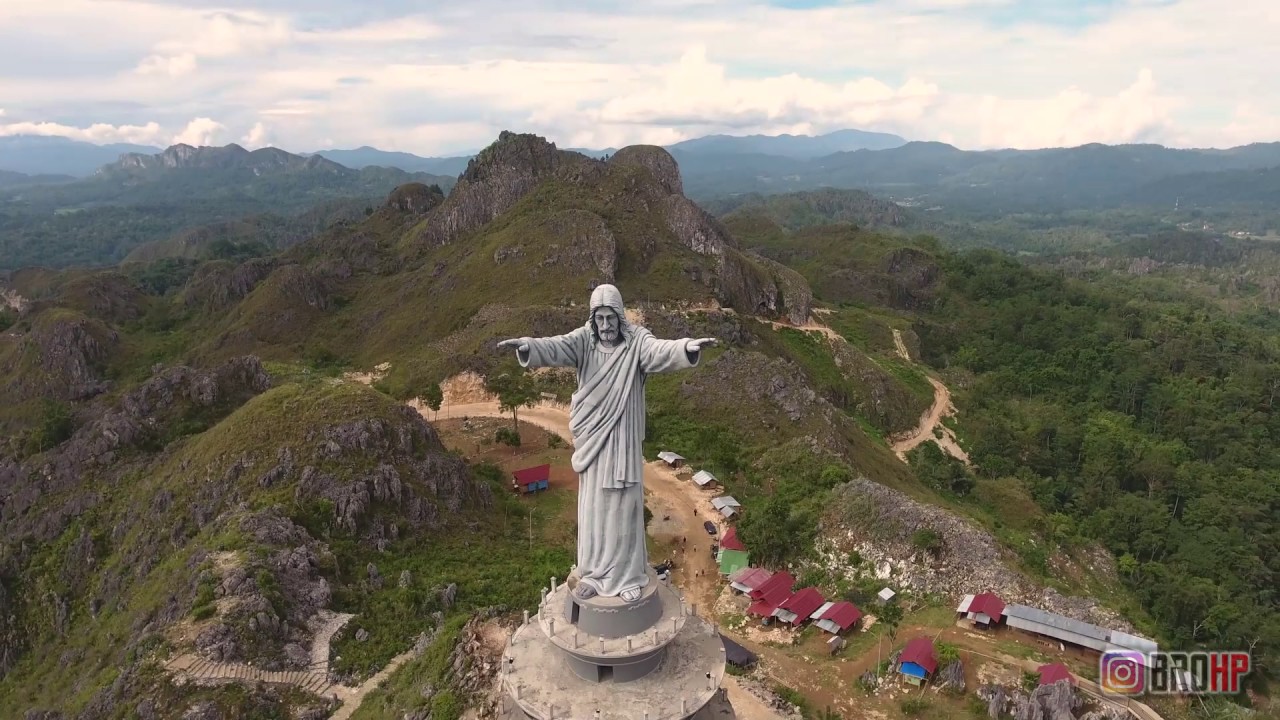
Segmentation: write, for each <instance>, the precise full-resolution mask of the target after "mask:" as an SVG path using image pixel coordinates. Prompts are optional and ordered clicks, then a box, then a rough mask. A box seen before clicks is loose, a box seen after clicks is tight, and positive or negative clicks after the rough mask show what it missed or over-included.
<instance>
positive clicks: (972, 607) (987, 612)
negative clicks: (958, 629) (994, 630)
mask: <svg viewBox="0 0 1280 720" xmlns="http://www.w3.org/2000/svg"><path fill="white" fill-rule="evenodd" d="M956 614H957V615H959V616H961V617H965V618H968V619H969V622H971V623H973V625H974V627H978V628H982V629H987V628H990V627H991V626H993V625H999V624H1000V621H1001V620H1003V619H1004V601H1003V600H1001V599H1000V598H999V596H997V595H996V594H995V593H989V592H985V593H982V594H981V595H965V596H964V599H962V600H961V601H960V605H959V606H958V607H957V608H956Z"/></svg>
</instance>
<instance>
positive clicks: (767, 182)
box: [680, 142, 1280, 214]
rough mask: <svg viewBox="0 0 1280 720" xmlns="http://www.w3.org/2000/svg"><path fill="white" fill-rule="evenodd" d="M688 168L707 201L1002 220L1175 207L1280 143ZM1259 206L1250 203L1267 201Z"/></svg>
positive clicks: (922, 147) (1253, 166)
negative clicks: (871, 199) (837, 199)
mask: <svg viewBox="0 0 1280 720" xmlns="http://www.w3.org/2000/svg"><path fill="white" fill-rule="evenodd" d="M680 164H681V170H682V171H683V173H684V178H685V188H686V191H687V192H688V193H689V195H690V196H691V197H694V198H698V199H700V200H706V199H710V198H716V197H722V196H726V195H733V194H738V193H764V194H773V193H785V192H797V191H803V190H813V189H818V188H823V187H834V188H861V189H866V190H870V191H872V192H875V193H879V194H882V195H891V196H893V197H895V198H897V199H900V200H905V201H910V202H913V203H920V204H927V205H944V206H949V207H953V208H956V207H964V208H968V209H971V210H974V211H981V212H984V213H996V214H999V213H1009V212H1030V211H1037V210H1062V209H1070V208H1103V207H1116V206H1121V205H1125V204H1129V203H1140V204H1150V203H1155V204H1163V203H1165V202H1167V203H1168V204H1169V205H1170V206H1172V205H1173V203H1174V200H1175V199H1176V197H1177V193H1176V192H1174V191H1172V190H1170V191H1169V192H1160V190H1159V188H1160V187H1162V186H1161V183H1166V182H1167V181H1168V180H1169V179H1170V178H1175V177H1179V176H1183V175H1192V174H1197V173H1219V172H1229V171H1242V170H1262V169H1267V168H1272V167H1277V166H1280V143H1271V144H1254V145H1248V146H1242V147H1238V148H1230V149H1227V150H1178V149H1171V148H1166V147H1162V146H1160V145H1099V144H1091V145H1082V146H1080V147H1074V148H1052V149H1044V150H992V151H966V150H960V149H958V148H955V147H953V146H951V145H947V144H945V143H935V142H912V143H907V144H906V145H903V146H901V147H897V148H890V149H887V150H858V151H855V152H846V153H836V154H833V155H828V156H825V157H820V158H814V159H811V160H797V159H794V158H783V157H776V156H768V155H736V156H735V155H705V156H704V155H699V154H696V153H684V154H681V155H680ZM1206 180H1207V179H1206ZM1228 186H1229V183H1228ZM1250 198H1251V199H1247V200H1246V201H1254V202H1256V201H1257V198H1254V197H1253V196H1252V195H1250ZM1215 199H1217V200H1220V201H1229V200H1230V198H1229V197H1220V196H1215Z"/></svg>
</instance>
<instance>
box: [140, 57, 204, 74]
mask: <svg viewBox="0 0 1280 720" xmlns="http://www.w3.org/2000/svg"><path fill="white" fill-rule="evenodd" d="M195 69H196V56H195V53H182V54H181V55H168V56H166V55H148V56H146V57H145V58H143V59H142V62H140V63H138V67H137V68H136V69H135V72H137V73H138V74H139V75H168V76H169V77H172V78H176V77H182V76H183V75H189V74H191V73H193V72H195Z"/></svg>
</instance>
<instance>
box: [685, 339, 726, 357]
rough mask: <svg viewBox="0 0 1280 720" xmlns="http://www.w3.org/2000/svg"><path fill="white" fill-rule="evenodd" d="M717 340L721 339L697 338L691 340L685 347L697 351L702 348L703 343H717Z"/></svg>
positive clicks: (693, 351)
mask: <svg viewBox="0 0 1280 720" xmlns="http://www.w3.org/2000/svg"><path fill="white" fill-rule="evenodd" d="M717 342H719V341H718V340H716V339H715V338H698V339H697V340H690V341H689V344H687V345H685V346H684V349H685V350H687V351H689V352H691V353H696V352H699V351H701V350H702V346H703V345H715V344H716V343H717Z"/></svg>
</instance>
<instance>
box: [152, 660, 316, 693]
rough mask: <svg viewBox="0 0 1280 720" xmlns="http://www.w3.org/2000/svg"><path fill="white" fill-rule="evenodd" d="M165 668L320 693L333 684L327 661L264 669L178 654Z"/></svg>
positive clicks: (205, 679)
mask: <svg viewBox="0 0 1280 720" xmlns="http://www.w3.org/2000/svg"><path fill="white" fill-rule="evenodd" d="M165 667H166V669H167V670H168V671H169V672H171V673H172V674H174V675H175V676H178V677H183V678H184V679H189V680H191V681H194V682H196V683H200V684H204V683H217V682H243V683H264V684H268V685H291V686H293V687H297V688H301V689H303V690H306V691H307V692H310V693H314V694H316V695H320V696H322V697H324V696H326V695H328V694H329V691H330V689H331V688H333V687H334V684H333V683H332V682H330V681H329V668H328V663H324V664H323V666H321V667H316V665H315V664H313V665H311V666H310V667H308V668H307V669H305V670H264V669H263V668H259V667H253V666H252V665H246V664H244V663H223V662H214V661H213V660H209V659H207V658H202V657H200V656H198V655H194V654H190V653H189V654H186V655H180V656H178V657H176V658H174V659H173V660H171V661H170V662H169V663H168V664H167V665H166V666H165Z"/></svg>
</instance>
